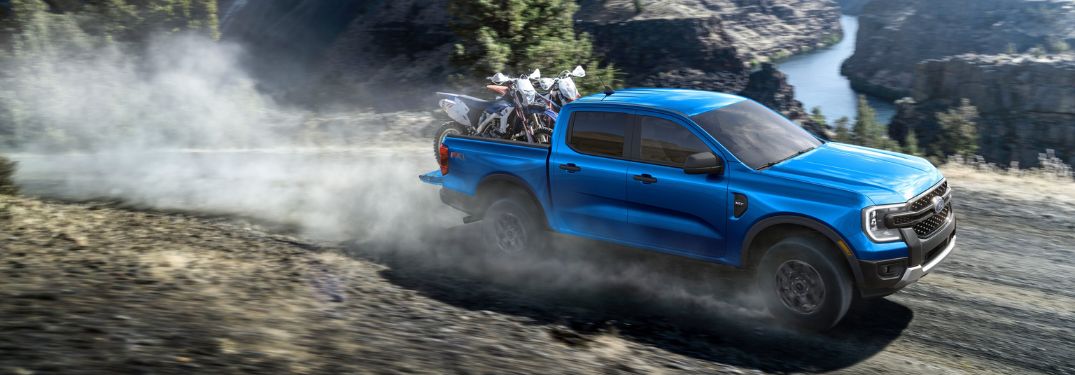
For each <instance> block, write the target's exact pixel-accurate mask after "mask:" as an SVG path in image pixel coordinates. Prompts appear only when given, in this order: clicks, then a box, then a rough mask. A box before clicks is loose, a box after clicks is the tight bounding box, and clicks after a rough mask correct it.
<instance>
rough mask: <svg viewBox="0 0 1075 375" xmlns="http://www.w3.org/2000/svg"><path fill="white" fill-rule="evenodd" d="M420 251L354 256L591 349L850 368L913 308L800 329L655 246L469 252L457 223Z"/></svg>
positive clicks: (420, 288) (755, 364)
mask: <svg viewBox="0 0 1075 375" xmlns="http://www.w3.org/2000/svg"><path fill="white" fill-rule="evenodd" d="M437 237H438V240H437V241H426V242H428V243H430V244H432V245H430V247H431V248H430V249H423V250H424V251H415V252H406V251H383V250H385V249H381V250H380V251H378V250H372V251H371V249H376V248H377V246H372V247H371V246H369V244H365V245H362V246H356V247H355V248H353V249H351V252H352V255H355V256H358V257H361V258H365V259H367V260H373V261H375V262H379V263H381V264H384V265H386V266H388V267H389V268H388V269H386V270H384V271H382V276H383V277H384V278H385V279H386V280H388V281H389V282H392V283H395V284H397V285H399V286H401V287H404V288H407V289H411V290H414V291H416V292H417V293H419V294H422V295H424V296H426V297H429V298H432V299H436V300H438V301H441V302H444V303H447V304H450V305H453V306H457V307H461V308H465V309H470V310H475V311H481V310H487V311H493V312H496V313H500V314H510V315H515V316H522V317H526V318H528V319H530V320H531V321H532V324H536V325H542V326H547V327H548V329H547V330H548V332H549V335H550V338H552V339H555V340H558V341H560V342H562V343H563V344H564V345H567V346H568V347H584V346H586V345H588V342H589V341H592V340H593V339H592V337H594V336H596V335H597V334H600V333H606V332H615V334H617V335H618V336H619V337H621V338H624V339H627V340H631V341H634V342H637V343H640V344H643V345H648V346H652V347H655V348H659V349H662V350H665V351H669V352H674V353H678V354H681V355H684V356H689V357H692V358H696V359H698V360H703V361H708V362H715V363H722V364H726V365H732V366H738V367H746V368H754V369H758V370H763V371H769V372H821V371H831V370H837V369H842V368H846V367H849V366H852V365H854V364H856V363H859V362H861V361H863V360H865V359H867V358H869V357H871V356H873V355H875V354H877V353H878V352H880V351H882V350H883V349H884V348H885V347H886V346H888V345H889V344H890V343H891V342H892V341H894V340H895V339H896V338H898V337H899V336H900V334H901V333H902V332H903V330H904V329H905V328H906V327H907V326H908V324H909V323H910V321H911V319H912V317H913V312H912V311H911V310H910V309H908V308H907V307H905V306H903V305H900V304H898V303H895V302H892V301H889V300H885V299H878V300H874V301H870V302H868V303H863V304H861V305H859V306H857V307H856V308H855V309H853V310H852V311H851V312H850V313H849V315H848V316H847V317H846V318H845V320H844V321H843V322H842V323H841V324H840V325H839V326H837V327H835V328H834V329H832V330H830V331H829V332H826V333H822V334H804V333H797V332H792V331H788V330H785V329H782V328H779V327H777V325H776V324H775V323H774V322H773V321H772V320H771V319H770V318H768V316H767V314H766V313H765V312H764V310H763V309H762V308H761V307H759V302H758V301H757V298H755V297H754V296H753V295H752V293H751V288H750V284H751V283H750V282H749V278H748V276H749V275H746V274H745V273H744V272H742V271H738V270H734V269H729V268H724V267H717V266H713V265H711V264H708V263H703V262H698V261H694V260H689V259H686V258H681V257H674V256H668V255H661V254H655V253H652V252H646V251H640V250H634V249H628V248H623V247H618V246H609V245H605V244H599V243H595V242H592V241H585V240H579V239H567V238H557V239H555V240H553V241H552V242H553V243H554V246H552V247H551V248H553V249H555V250H547V251H543V252H540V253H539V254H536V255H531V256H516V257H512V258H509V259H505V258H504V257H503V256H499V255H493V254H487V253H483V252H480V251H477V250H473V249H469V248H468V245H467V244H474V243H477V242H476V239H475V238H473V229H472V228H467V227H457V228H453V229H450V230H447V231H445V232H444V233H440V234H439V236H437Z"/></svg>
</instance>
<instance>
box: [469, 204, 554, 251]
mask: <svg viewBox="0 0 1075 375" xmlns="http://www.w3.org/2000/svg"><path fill="white" fill-rule="evenodd" d="M539 210H540V207H537V206H536V205H535V204H534V203H533V200H531V199H530V197H529V196H527V195H526V194H524V193H522V192H509V193H507V194H506V195H503V196H502V197H499V198H496V199H495V200H494V201H492V202H491V203H490V204H489V207H488V208H487V209H486V210H485V213H484V214H483V215H482V220H481V225H482V228H481V232H482V243H483V245H484V247H485V249H486V250H487V251H489V252H491V253H497V254H501V255H505V256H516V255H520V254H522V253H526V252H532V251H536V250H540V249H542V248H543V247H544V246H545V244H546V241H547V237H548V233H547V231H545V226H544V225H542V223H541V215H540V211H539Z"/></svg>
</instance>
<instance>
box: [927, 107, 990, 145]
mask: <svg viewBox="0 0 1075 375" xmlns="http://www.w3.org/2000/svg"><path fill="white" fill-rule="evenodd" d="M937 123H938V125H939V127H940V130H941V131H940V135H939V136H938V137H937V141H936V142H935V143H934V145H933V146H932V147H931V150H930V152H931V153H932V154H934V155H936V156H940V157H944V156H947V155H963V156H967V157H969V156H972V155H974V154H975V153H976V152H978V108H977V107H975V106H973V105H971V102H970V100H969V99H966V98H964V99H962V100H960V101H959V106H957V107H955V108H951V109H949V110H947V111H945V112H939V113H937Z"/></svg>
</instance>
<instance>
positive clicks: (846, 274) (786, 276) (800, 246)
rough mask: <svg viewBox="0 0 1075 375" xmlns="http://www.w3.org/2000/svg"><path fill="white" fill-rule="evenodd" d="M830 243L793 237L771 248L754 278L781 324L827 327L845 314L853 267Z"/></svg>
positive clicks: (812, 329) (810, 328)
mask: <svg viewBox="0 0 1075 375" xmlns="http://www.w3.org/2000/svg"><path fill="white" fill-rule="evenodd" d="M839 256H840V255H839V252H837V250H836V249H835V248H834V247H833V245H832V243H831V242H830V241H828V240H826V239H823V238H820V237H817V236H809V235H803V236H795V237H789V238H786V239H783V240H781V241H779V242H777V243H776V244H774V245H772V246H771V247H769V249H768V250H767V251H766V252H765V255H764V256H763V257H762V259H761V262H760V263H759V264H758V267H757V270H756V274H755V278H756V282H757V286H758V291H759V293H761V295H762V297H763V299H764V300H765V305H766V306H767V307H768V309H769V312H770V313H771V314H772V315H773V317H775V318H776V319H777V320H778V321H780V322H781V323H784V324H786V325H788V326H791V327H794V328H798V329H802V330H808V331H824V330H827V329H829V328H832V327H833V326H835V325H836V324H837V323H839V322H840V320H841V319H843V317H844V315H845V314H847V311H848V309H849V308H850V306H851V301H852V295H853V292H854V287H853V283H852V280H851V275H850V271H849V270H848V269H847V266H846V265H845V261H844V260H843V259H841V258H840V257H839Z"/></svg>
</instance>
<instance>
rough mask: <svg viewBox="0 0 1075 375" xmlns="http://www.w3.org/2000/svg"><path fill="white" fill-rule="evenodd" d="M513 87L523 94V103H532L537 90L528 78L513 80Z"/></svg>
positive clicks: (535, 97)
mask: <svg viewBox="0 0 1075 375" xmlns="http://www.w3.org/2000/svg"><path fill="white" fill-rule="evenodd" d="M515 89H516V90H519V92H521V93H522V94H523V100H524V101H526V102H525V103H523V104H533V103H534V99H537V90H535V89H534V84H532V83H530V80H529V79H526V78H521V79H517V80H515Z"/></svg>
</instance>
